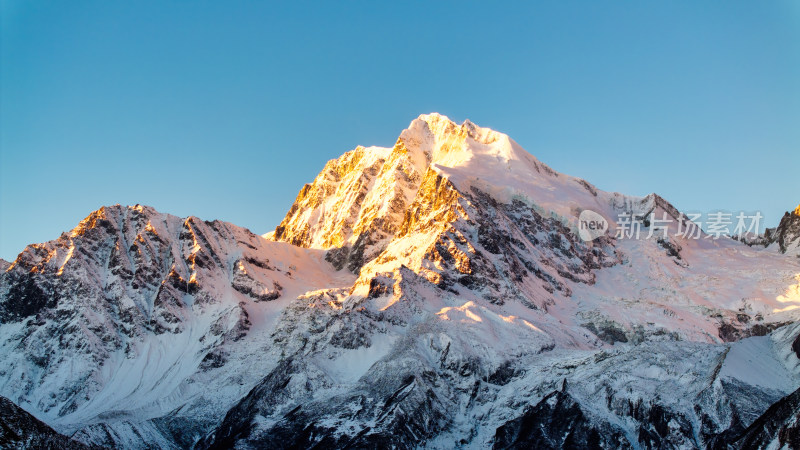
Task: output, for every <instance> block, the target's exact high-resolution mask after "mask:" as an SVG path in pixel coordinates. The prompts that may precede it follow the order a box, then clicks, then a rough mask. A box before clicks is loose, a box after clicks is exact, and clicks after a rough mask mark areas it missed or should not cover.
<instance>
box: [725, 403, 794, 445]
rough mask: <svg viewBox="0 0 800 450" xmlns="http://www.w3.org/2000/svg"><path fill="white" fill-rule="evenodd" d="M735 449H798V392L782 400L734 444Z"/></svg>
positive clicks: (737, 437)
mask: <svg viewBox="0 0 800 450" xmlns="http://www.w3.org/2000/svg"><path fill="white" fill-rule="evenodd" d="M733 444H734V446H735V447H736V448H748V449H751V448H752V449H755V448H758V449H766V448H800V390H797V391H794V392H792V393H791V394H790V395H787V396H786V397H784V398H782V399H781V400H780V401H778V402H776V403H775V404H774V405H772V406H770V408H769V409H768V410H767V411H766V412H765V413H764V415H762V416H761V417H759V418H758V419H757V420H756V421H755V422H753V423H752V424H751V425H750V426H749V427H748V428H747V429H746V430H744V431H743V432H742V433H741V435H740V436H736V438H735V440H734V442H733Z"/></svg>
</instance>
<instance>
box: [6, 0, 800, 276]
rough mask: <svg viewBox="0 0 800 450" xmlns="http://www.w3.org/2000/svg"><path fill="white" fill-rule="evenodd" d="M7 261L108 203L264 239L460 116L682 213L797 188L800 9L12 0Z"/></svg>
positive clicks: (751, 206)
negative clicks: (376, 155) (398, 149)
mask: <svg viewBox="0 0 800 450" xmlns="http://www.w3.org/2000/svg"><path fill="white" fill-rule="evenodd" d="M0 5H1V6H2V23H1V24H0V25H1V26H0V33H2V34H1V35H0V39H1V40H0V46H1V47H0V50H1V52H2V53H1V60H0V257H2V258H5V259H7V260H11V259H14V258H15V256H16V254H17V253H18V252H20V251H21V250H22V249H23V248H24V246H25V245H26V244H28V243H33V242H43V241H47V240H50V239H54V238H56V237H58V235H59V234H60V233H61V232H62V231H67V230H69V229H71V228H72V227H74V226H75V225H76V224H77V223H78V221H80V220H81V219H82V218H83V217H85V216H86V215H87V214H88V213H90V212H91V211H93V210H95V209H97V208H99V207H100V206H102V205H108V204H115V203H121V204H135V203H143V204H148V205H152V206H154V207H156V208H157V209H158V210H160V211H163V212H169V213H172V214H176V215H179V216H188V215H196V216H199V217H201V218H203V219H206V220H211V219H222V220H227V221H230V222H233V223H236V224H238V225H242V226H245V227H248V228H250V229H251V230H253V231H254V232H256V233H264V232H267V231H269V230H271V229H273V228H274V227H275V225H277V224H278V222H279V221H280V219H281V218H282V217H283V215H284V214H285V212H286V211H287V210H288V208H289V206H290V205H291V203H292V201H293V200H294V197H295V195H296V194H297V191H298V190H299V189H300V188H301V187H302V185H303V183H306V182H310V181H311V180H313V178H314V176H315V175H316V174H317V173H318V172H319V170H320V169H321V168H322V167H323V165H324V164H325V162H326V161H327V160H328V159H331V158H335V157H337V156H339V155H340V154H341V153H344V152H345V151H347V150H350V149H352V148H354V147H355V146H356V145H359V144H362V145H383V146H391V145H392V144H393V143H394V142H395V140H396V138H397V136H398V134H399V133H400V131H401V130H402V129H403V128H405V127H406V126H407V125H408V123H409V122H410V121H411V120H413V119H414V118H415V117H416V116H418V115H419V114H422V113H428V112H434V111H435V112H440V113H442V114H446V115H448V116H450V117H451V118H452V119H454V120H456V121H458V122H461V121H463V120H464V119H467V118H469V119H470V120H472V121H473V122H475V123H477V124H479V125H482V126H489V127H492V128H494V129H497V130H499V131H503V132H506V133H508V134H509V135H510V136H511V137H512V138H514V139H515V140H516V141H517V142H519V143H520V144H521V145H522V146H523V147H524V148H526V149H527V150H528V151H530V152H531V153H533V154H534V155H536V156H537V157H538V158H539V159H540V160H542V161H544V162H546V163H548V164H549V165H551V166H552V167H553V168H555V169H556V170H559V171H561V172H565V173H568V174H570V175H575V176H580V177H583V178H586V179H587V180H589V181H590V182H592V183H594V184H596V185H597V186H598V187H599V188H601V189H605V190H612V191H619V192H623V193H627V194H632V195H645V194H647V193H650V192H657V193H659V194H660V195H662V196H663V197H665V198H666V199H668V200H669V201H671V202H672V203H673V204H675V205H676V206H677V207H678V208H679V209H681V210H686V211H703V212H706V211H712V210H718V209H723V210H729V211H739V210H746V211H756V210H758V211H761V212H762V213H763V214H764V216H765V217H766V219H767V223H766V225H769V226H774V225H776V224H777V222H778V220H779V219H780V216H781V215H782V214H783V212H784V211H786V210H790V209H793V208H794V207H795V206H796V205H797V204H798V203H800V175H798V174H800V2H797V1H791V0H776V1H769V2H754V1H725V2H718V1H708V2H705V1H697V0H691V1H669V2H654V1H653V2H651V1H630V2H596V1H587V2H573V1H541V2H524V3H523V2H520V4H517V5H505V6H496V5H493V4H492V3H491V2H480V3H479V2H468V1H460V2H452V3H449V2H396V3H395V4H392V5H389V4H388V2H328V3H319V4H317V3H303V2H280V3H277V2H276V3H270V2H246V1H232V2H223V1H217V2H198V1H193V2H173V1H158V2H152V3H147V2H143V1H137V2H127V1H126V2H122V1H120V2H116V1H97V2H88V1H69V2H49V1H35V2H34V1H8V0H0Z"/></svg>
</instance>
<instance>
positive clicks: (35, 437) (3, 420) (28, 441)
mask: <svg viewBox="0 0 800 450" xmlns="http://www.w3.org/2000/svg"><path fill="white" fill-rule="evenodd" d="M0 447H2V448H9V449H11V448H19V449H23V448H49V449H65V450H67V449H75V450H80V449H88V448H89V447H87V446H86V445H84V444H82V443H80V442H78V441H74V440H72V439H70V438H68V437H66V436H64V435H61V434H59V433H58V432H56V431H55V430H53V429H52V428H50V427H49V426H47V424H45V423H44V422H42V421H40V420H38V419H37V418H35V417H33V416H32V415H30V414H28V413H27V412H25V410H23V409H22V408H20V407H19V406H17V405H15V404H14V403H12V402H11V401H10V400H9V399H7V398H5V397H0Z"/></svg>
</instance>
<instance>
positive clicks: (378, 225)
mask: <svg viewBox="0 0 800 450" xmlns="http://www.w3.org/2000/svg"><path fill="white" fill-rule="evenodd" d="M586 210H589V211H591V212H593V213H594V214H595V217H599V218H601V219H602V220H604V221H606V222H607V223H608V225H609V229H610V231H609V232H608V233H606V234H603V235H601V236H599V237H597V238H596V239H593V240H591V241H585V240H583V239H581V237H580V236H581V234H580V232H579V229H578V227H579V226H580V224H579V222H578V217H579V216H581V213H583V212H584V211H586ZM651 214H652V215H651ZM620 217H632V218H633V219H634V221H635V222H636V225H637V227H638V229H639V230H640V231H641V235H640V238H639V239H635V238H627V237H622V236H619V237H617V236H615V235H614V233H613V230H614V229H615V228H616V227H617V226H618V225H620V222H621V219H620ZM652 217H657V218H660V219H664V220H665V221H666V223H667V225H663V226H661V227H657V226H656V224H655V223H652V222H651V221H650V219H649V218H652ZM787 220H788V219H786V218H784V221H782V222H781V225H780V226H779V227H778V228H779V230H783V231H780V232H779V233H777V235H780V236H783V238H781V239H783V240H782V241H780V242H789V243H791V242H793V241H792V239H791V236H793V234H792V233H793V231H792V230H793V228H792V226H793V225H792V223H793V222H791V220H789V221H788V222H787ZM784 222H786V224H784ZM790 222H791V223H790ZM663 223H665V222H662V224H663ZM685 226H687V222H686V218H685V216H683V215H682V214H680V213H679V212H678V211H677V210H676V209H675V208H674V207H673V206H672V205H670V204H669V203H668V202H667V201H666V200H665V199H663V198H661V197H659V196H658V195H655V194H650V195H648V196H646V197H641V198H640V197H630V196H625V195H622V194H618V193H609V192H604V191H602V190H599V189H597V188H596V187H594V186H592V185H591V184H590V183H588V182H586V181H584V180H581V179H578V178H574V177H570V176H568V175H564V174H561V173H558V172H555V171H554V170H552V169H551V168H549V167H548V166H546V165H545V164H543V163H542V162H540V161H538V160H537V159H536V158H535V157H533V156H532V155H530V154H529V153H527V152H526V151H525V150H523V149H522V148H521V147H519V145H517V144H516V143H515V142H514V141H513V140H511V139H510V138H509V137H508V136H506V135H504V134H502V133H498V132H495V131H493V130H489V129H485V128H481V127H478V126H477V125H474V124H472V123H470V122H465V123H464V124H461V125H458V124H455V123H453V122H451V121H450V120H449V119H447V118H446V117H444V116H440V115H436V114H431V115H425V116H420V118H419V119H417V120H415V121H413V122H412V123H411V125H410V126H409V128H408V129H406V130H405V131H403V132H402V133H401V135H400V137H399V138H398V140H397V142H396V144H395V145H394V147H392V148H379V147H369V148H364V147H358V148H356V149H355V150H353V151H351V152H348V153H345V154H344V155H343V156H342V157H341V158H339V159H337V160H333V161H330V162H328V163H327V164H326V165H325V167H324V169H323V171H322V172H321V173H320V174H319V175H318V176H317V178H316V179H315V180H314V181H313V183H311V184H308V185H306V186H305V187H303V189H302V190H301V191H300V193H299V194H298V197H297V200H296V202H295V204H294V205H293V206H292V208H291V209H290V211H289V212H288V213H287V215H286V217H285V218H284V220H283V221H282V222H281V224H280V225H279V226H278V227H277V228H276V230H275V231H274V232H271V233H268V234H266V235H264V236H263V237H262V236H256V235H254V234H253V233H251V232H249V231H248V230H245V229H242V228H239V227H236V226H235V225H232V224H227V223H224V222H219V221H217V222H204V221H201V220H199V219H197V218H193V217H190V218H188V219H181V218H177V217H174V216H170V215H167V214H162V213H159V212H157V211H155V210H153V209H152V208H148V207H143V206H138V205H137V206H134V207H122V206H113V207H107V208H103V209H101V210H99V211H97V212H95V213H93V214H92V215H90V216H89V217H87V219H86V220H84V221H83V222H82V223H81V224H80V225H79V226H78V227H76V228H75V229H74V230H72V232H71V233H68V234H64V235H62V236H61V237H60V238H59V239H57V240H55V241H51V242H48V243H45V244H37V245H31V246H29V247H28V248H27V249H26V250H25V251H24V252H23V253H21V254H20V256H19V257H18V258H17V259H16V260H15V261H14V262H13V263H11V264H10V265H9V266H8V267H6V268H5V270H4V271H3V273H2V275H0V353H1V354H2V357H3V360H4V361H7V364H6V367H4V368H2V369H0V394H2V395H5V396H7V397H9V398H10V399H12V400H13V401H15V402H17V403H18V404H21V405H23V406H25V407H26V409H28V410H30V411H32V412H34V413H35V414H36V415H37V417H40V418H42V419H44V420H45V421H47V422H48V423H49V424H50V425H52V426H53V427H54V428H55V429H56V430H58V431H60V432H62V433H68V434H70V435H72V436H74V437H75V438H76V439H78V440H80V441H81V442H84V443H86V444H97V445H106V446H111V445H116V446H121V447H126V448H140V447H144V446H146V445H151V446H154V447H160V448H189V447H197V448H230V447H232V446H237V447H243V448H263V447H276V448H282V447H283V448H309V447H314V446H324V447H331V446H332V447H343V448H364V447H375V446H394V447H397V448H410V447H416V446H423V447H426V446H427V447H432V448H452V447H454V446H460V447H463V448H486V447H490V446H494V447H496V448H520V447H530V446H536V447H540V448H562V447H574V446H581V447H596V448H615V447H622V448H671V447H683V448H701V447H714V446H722V445H727V443H729V442H733V440H734V439H739V437H740V436H743V434H742V433H745V431H746V430H748V427H750V426H752V425H753V424H754V423H756V421H757V420H761V419H759V417H761V416H762V414H764V413H765V412H767V411H768V408H769V407H770V406H771V405H772V404H773V403H775V402H777V401H779V400H780V399H781V398H783V397H785V396H786V395H787V394H789V393H791V392H793V391H795V390H796V389H797V387H798V386H800V368H799V366H800V359H799V358H798V356H797V355H798V353H796V351H795V350H794V347H796V345H795V343H796V340H797V337H798V334H800V326H798V325H797V324H796V319H797V311H798V310H797V309H795V308H797V307H798V306H800V296H799V295H798V292H800V291H799V290H798V289H800V278H798V277H800V260H798V258H795V257H794V256H792V253H791V247H790V244H787V245H789V246H780V245H777V246H769V247H767V248H759V247H755V246H754V247H749V246H747V245H745V244H742V243H740V242H737V241H734V240H731V239H728V238H720V239H712V238H711V237H710V236H707V235H705V234H702V233H701V234H700V236H699V238H698V239H693V238H690V237H685V236H681V235H680V234H679V233H678V229H679V227H685ZM764 239H767V237H765V238H764ZM770 239H772V238H771V237H770ZM787 239H788V240H787ZM775 242H779V241H778V240H776V241H775ZM753 439H760V438H753Z"/></svg>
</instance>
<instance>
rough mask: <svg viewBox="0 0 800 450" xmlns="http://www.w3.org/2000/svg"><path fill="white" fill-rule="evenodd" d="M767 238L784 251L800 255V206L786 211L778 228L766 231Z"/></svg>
mask: <svg viewBox="0 0 800 450" xmlns="http://www.w3.org/2000/svg"><path fill="white" fill-rule="evenodd" d="M765 237H766V240H767V242H769V243H775V244H777V246H778V248H779V249H780V251H781V252H782V253H788V254H793V255H797V256H798V257H800V206H798V207H797V208H795V210H794V211H792V212H788V211H787V212H786V214H784V215H783V217H782V218H781V221H780V223H779V224H778V226H777V227H776V228H769V229H767V231H766V236H765Z"/></svg>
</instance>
